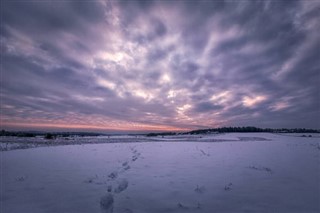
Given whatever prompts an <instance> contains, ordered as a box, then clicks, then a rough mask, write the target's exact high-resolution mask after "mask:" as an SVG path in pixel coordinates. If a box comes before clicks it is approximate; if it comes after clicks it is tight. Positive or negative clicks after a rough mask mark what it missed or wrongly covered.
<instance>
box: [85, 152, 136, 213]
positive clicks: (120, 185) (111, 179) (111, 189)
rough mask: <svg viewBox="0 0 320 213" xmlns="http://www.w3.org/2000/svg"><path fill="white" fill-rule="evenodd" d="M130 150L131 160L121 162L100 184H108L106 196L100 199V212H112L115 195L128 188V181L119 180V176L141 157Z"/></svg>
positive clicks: (128, 210) (127, 210) (126, 210)
mask: <svg viewBox="0 0 320 213" xmlns="http://www.w3.org/2000/svg"><path fill="white" fill-rule="evenodd" d="M130 150H131V152H132V157H131V160H130V161H125V162H123V163H122V164H121V167H120V168H119V169H118V170H116V171H113V172H111V173H110V174H109V175H108V177H107V180H106V181H104V182H102V183H103V184H108V185H107V192H106V194H105V195H103V196H102V197H101V199H100V206H101V211H102V212H103V213H112V212H113V205H114V200H115V195H116V194H119V193H121V192H123V191H125V190H126V189H127V188H128V186H129V182H128V180H127V179H125V178H122V179H121V178H119V175H120V174H122V173H124V172H126V171H127V170H129V169H130V162H131V163H132V162H135V161H136V160H138V159H139V157H140V156H141V153H140V152H138V150H136V149H135V147H130ZM91 182H93V180H91ZM95 183H96V184H99V183H101V182H95ZM113 183H114V184H113ZM113 185H115V186H113ZM125 212H132V210H130V209H125Z"/></svg>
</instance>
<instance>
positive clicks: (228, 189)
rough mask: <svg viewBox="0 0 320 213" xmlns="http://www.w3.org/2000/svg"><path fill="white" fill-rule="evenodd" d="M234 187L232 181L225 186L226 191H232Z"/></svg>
mask: <svg viewBox="0 0 320 213" xmlns="http://www.w3.org/2000/svg"><path fill="white" fill-rule="evenodd" d="M231 189H232V183H229V184H228V185H226V186H225V187H224V190H225V191H230V190H231Z"/></svg>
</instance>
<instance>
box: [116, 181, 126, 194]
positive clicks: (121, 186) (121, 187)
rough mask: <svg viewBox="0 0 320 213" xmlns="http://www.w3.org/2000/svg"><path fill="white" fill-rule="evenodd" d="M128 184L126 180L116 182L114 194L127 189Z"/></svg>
mask: <svg viewBox="0 0 320 213" xmlns="http://www.w3.org/2000/svg"><path fill="white" fill-rule="evenodd" d="M128 185H129V182H128V181H127V180H126V179H122V180H119V181H118V186H117V188H115V189H114V192H115V193H120V192H122V191H124V190H126V189H127V188H128Z"/></svg>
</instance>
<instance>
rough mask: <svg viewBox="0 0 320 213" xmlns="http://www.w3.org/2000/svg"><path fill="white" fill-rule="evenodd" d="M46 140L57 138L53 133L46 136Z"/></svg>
mask: <svg viewBox="0 0 320 213" xmlns="http://www.w3.org/2000/svg"><path fill="white" fill-rule="evenodd" d="M44 138H45V139H50V140H51V139H55V138H56V137H55V136H54V135H53V134H51V133H47V134H46V135H45V136H44Z"/></svg>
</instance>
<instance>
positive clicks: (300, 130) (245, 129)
mask: <svg viewBox="0 0 320 213" xmlns="http://www.w3.org/2000/svg"><path fill="white" fill-rule="evenodd" d="M228 132H271V133H320V130H316V129H305V128H295V129H287V128H280V129H272V128H258V127H253V126H246V127H219V128H210V129H198V130H192V131H189V132H160V133H149V134H145V135H146V136H148V137H156V136H169V135H177V134H180V135H181V134H191V135H195V134H212V133H228ZM101 135H109V134H103V133H92V132H51V133H49V132H36V131H35V132H23V131H20V132H13V131H12V132H11V131H6V130H1V132H0V136H15V137H37V136H42V137H44V138H45V139H55V138H57V137H73V136H77V137H84V136H101ZM130 135H143V134H130Z"/></svg>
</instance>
